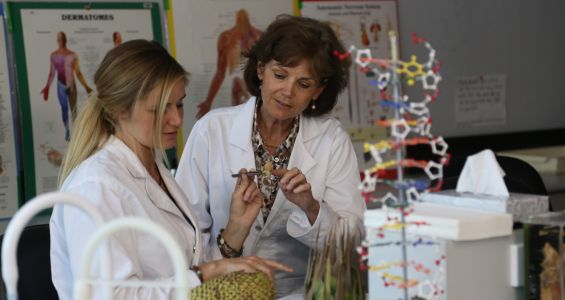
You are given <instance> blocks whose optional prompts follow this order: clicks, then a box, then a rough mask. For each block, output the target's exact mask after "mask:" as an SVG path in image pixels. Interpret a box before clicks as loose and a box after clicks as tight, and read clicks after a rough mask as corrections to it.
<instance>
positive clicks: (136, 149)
mask: <svg viewBox="0 0 565 300" xmlns="http://www.w3.org/2000/svg"><path fill="white" fill-rule="evenodd" d="M116 137H117V138H119V139H120V140H121V141H122V142H124V144H126V146H128V148H130V149H131V151H133V153H135V155H136V156H137V157H138V158H139V160H140V161H141V164H142V165H143V166H144V167H145V169H146V170H147V172H149V175H151V177H153V179H155V181H157V182H159V180H160V175H159V170H158V168H157V165H156V164H155V151H154V150H153V149H151V148H149V147H146V146H144V145H142V144H141V143H139V142H138V141H136V140H135V139H134V138H133V137H131V136H127V135H125V134H122V133H121V132H120V131H118V132H116Z"/></svg>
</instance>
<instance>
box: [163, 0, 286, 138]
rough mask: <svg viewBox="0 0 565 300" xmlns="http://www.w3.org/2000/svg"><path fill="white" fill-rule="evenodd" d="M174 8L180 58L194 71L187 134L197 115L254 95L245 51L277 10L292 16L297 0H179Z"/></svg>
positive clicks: (180, 60) (186, 123)
mask: <svg viewBox="0 0 565 300" xmlns="http://www.w3.org/2000/svg"><path fill="white" fill-rule="evenodd" d="M194 7H198V9H194ZM173 11H174V13H175V17H174V18H175V28H176V30H175V38H176V48H177V49H183V51H177V59H178V60H179V62H181V64H182V65H183V66H184V67H185V68H186V69H187V70H188V71H189V72H190V73H191V77H190V84H189V86H188V90H187V96H188V99H189V101H188V103H187V104H186V105H185V126H184V128H185V130H184V135H185V136H188V134H189V133H190V129H191V127H192V125H193V124H194V122H195V120H196V117H197V115H198V117H200V116H201V115H203V114H205V113H206V112H207V111H208V110H209V109H211V108H215V107H222V106H231V105H237V104H240V103H243V102H245V101H246V100H247V99H248V98H249V97H250V95H249V92H248V91H247V87H246V85H245V83H244V81H243V76H242V70H241V69H242V66H243V60H242V57H241V53H242V52H244V51H246V50H248V49H249V48H250V47H251V46H252V45H253V44H254V43H255V41H256V40H257V39H258V38H259V36H260V35H261V33H262V32H263V31H264V30H265V28H266V27H267V26H268V25H269V24H270V23H271V22H272V21H273V20H274V19H275V17H276V16H277V15H279V14H290V15H292V14H293V1H280V0H268V1H267V0H188V1H187V0H182V1H181V0H179V1H176V2H173ZM179 28H182V29H183V30H179Z"/></svg>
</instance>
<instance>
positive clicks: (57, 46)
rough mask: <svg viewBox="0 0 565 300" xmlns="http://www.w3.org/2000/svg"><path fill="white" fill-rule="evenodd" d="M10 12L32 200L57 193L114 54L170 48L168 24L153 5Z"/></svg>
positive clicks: (37, 5)
mask: <svg viewBox="0 0 565 300" xmlns="http://www.w3.org/2000/svg"><path fill="white" fill-rule="evenodd" d="M9 9H10V16H11V25H12V27H11V28H12V31H13V32H12V34H13V39H14V54H15V55H14V56H15V60H16V66H17V86H18V93H19V94H18V99H19V103H20V109H21V119H22V136H23V138H22V147H23V151H22V153H23V168H24V174H26V175H25V177H24V186H25V191H24V197H25V199H30V198H32V197H34V196H35V195H37V194H40V193H44V192H49V191H53V190H55V189H56V188H57V178H58V173H59V169H60V165H61V162H62V158H63V155H64V153H65V151H66V148H67V143H68V139H69V137H70V135H72V125H73V120H74V117H75V115H76V114H74V113H73V111H77V112H78V111H80V108H81V107H82V104H83V103H84V101H85V100H86V99H87V94H88V92H90V91H91V90H92V89H93V88H94V83H93V76H94V72H95V71H96V69H97V67H98V64H99V63H100V62H101V60H102V58H103V57H104V55H105V54H106V52H108V50H110V49H111V48H112V47H114V46H115V45H117V44H119V43H120V42H122V41H126V40H130V39H139V38H141V39H148V40H155V41H157V42H160V43H162V42H163V37H162V27H161V16H160V8H159V5H158V3H151V2H147V3H132V2H112V3H109V2H92V3H88V4H85V3H76V2H15V3H10V4H9ZM50 73H51V75H50Z"/></svg>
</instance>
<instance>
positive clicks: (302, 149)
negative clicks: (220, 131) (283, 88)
mask: <svg viewBox="0 0 565 300" xmlns="http://www.w3.org/2000/svg"><path fill="white" fill-rule="evenodd" d="M255 101H256V98H255V97H251V98H250V99H249V100H248V101H247V102H246V103H245V104H242V105H241V106H240V107H239V109H240V111H239V112H238V113H237V116H236V117H235V120H234V123H233V127H232V128H231V129H230V135H229V144H230V145H231V148H230V150H229V151H232V155H234V157H238V159H233V160H231V165H230V171H231V172H232V173H237V172H239V170H240V169H241V168H246V169H249V168H252V167H254V166H255V154H254V153H253V147H252V145H251V132H252V130H253V113H254V111H255ZM319 135H321V130H320V127H319V125H318V122H316V119H315V118H312V117H305V116H304V115H302V116H300V128H299V130H298V134H297V136H296V140H295V141H294V147H293V149H292V153H291V155H290V161H289V163H288V168H289V169H291V168H294V167H296V168H299V169H300V171H301V172H302V173H303V174H305V175H306V177H307V178H308V173H309V171H310V170H311V169H312V168H313V167H314V166H315V165H316V163H317V161H316V159H315V158H314V155H315V153H310V152H309V151H308V147H307V144H308V142H310V141H311V140H313V139H315V138H316V137H318V136H319ZM284 202H286V199H284V194H283V193H282V192H280V191H279V192H278V194H277V197H276V199H275V203H274V204H273V208H272V209H271V213H270V214H269V218H268V219H267V223H266V224H265V226H266V225H267V224H268V223H269V222H270V220H271V219H272V217H271V216H273V215H276V211H277V210H279V209H280V208H281V206H282V205H283V203H284ZM262 218H263V217H262V216H261V214H259V216H258V217H257V220H258V221H259V222H260V223H263V222H262Z"/></svg>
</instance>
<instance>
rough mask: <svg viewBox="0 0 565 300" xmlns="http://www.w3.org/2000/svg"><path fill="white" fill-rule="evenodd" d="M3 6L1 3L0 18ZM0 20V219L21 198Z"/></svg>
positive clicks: (13, 110) (8, 215) (13, 115)
mask: <svg viewBox="0 0 565 300" xmlns="http://www.w3.org/2000/svg"><path fill="white" fill-rule="evenodd" d="M3 16H4V6H3V5H2V4H1V3H0V17H3ZM3 20H4V18H2V20H1V21H0V218H6V217H11V216H12V215H13V214H14V213H15V212H16V210H17V209H18V203H19V201H20V199H21V195H22V194H21V181H20V180H21V178H20V175H21V172H20V165H19V161H18V154H17V153H18V152H17V135H16V130H15V128H16V127H15V122H14V120H15V118H14V117H15V110H16V107H15V105H14V103H13V101H12V100H13V99H12V96H11V84H10V83H11V82H10V78H11V77H10V68H9V64H8V51H7V50H8V47H7V45H8V43H7V39H6V26H5V25H6V24H5V23H4V21H3Z"/></svg>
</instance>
